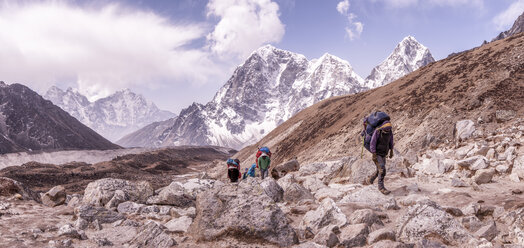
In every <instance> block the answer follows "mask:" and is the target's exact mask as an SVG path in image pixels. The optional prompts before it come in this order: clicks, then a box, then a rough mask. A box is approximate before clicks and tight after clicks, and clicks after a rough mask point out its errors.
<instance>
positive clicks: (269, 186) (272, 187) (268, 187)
mask: <svg viewBox="0 0 524 248" xmlns="http://www.w3.org/2000/svg"><path fill="white" fill-rule="evenodd" d="M260 186H262V188H263V189H264V192H266V195H268V196H269V197H271V199H273V201H275V202H280V201H282V199H283V198H284V190H283V189H282V187H280V185H278V183H277V182H276V181H275V180H274V179H272V178H270V177H267V178H265V179H264V180H263V181H262V183H261V184H260Z"/></svg>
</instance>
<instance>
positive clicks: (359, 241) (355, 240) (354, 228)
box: [339, 224, 369, 247]
mask: <svg viewBox="0 0 524 248" xmlns="http://www.w3.org/2000/svg"><path fill="white" fill-rule="evenodd" d="M368 234H369V228H368V226H367V225H366V224H354V225H347V226H345V227H343V228H341V229H340V235H339V240H340V246H341V247H358V246H364V245H366V242H367V236H368ZM340 246H339V247H340Z"/></svg>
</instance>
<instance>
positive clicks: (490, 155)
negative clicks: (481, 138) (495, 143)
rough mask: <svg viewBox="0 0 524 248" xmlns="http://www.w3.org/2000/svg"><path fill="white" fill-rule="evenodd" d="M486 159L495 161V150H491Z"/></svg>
mask: <svg viewBox="0 0 524 248" xmlns="http://www.w3.org/2000/svg"><path fill="white" fill-rule="evenodd" d="M486 159H487V160H489V161H491V160H494V159H495V149H493V148H490V149H489V150H488V152H487V153H486Z"/></svg>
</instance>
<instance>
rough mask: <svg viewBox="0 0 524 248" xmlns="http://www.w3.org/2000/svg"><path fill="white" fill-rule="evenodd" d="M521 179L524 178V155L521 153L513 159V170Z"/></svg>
mask: <svg viewBox="0 0 524 248" xmlns="http://www.w3.org/2000/svg"><path fill="white" fill-rule="evenodd" d="M512 173H515V174H516V175H517V176H518V177H519V178H520V179H524V155H520V156H518V157H517V158H515V160H514V161H513V170H512Z"/></svg>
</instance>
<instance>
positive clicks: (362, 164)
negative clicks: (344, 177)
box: [349, 159, 377, 185]
mask: <svg viewBox="0 0 524 248" xmlns="http://www.w3.org/2000/svg"><path fill="white" fill-rule="evenodd" d="M349 165H350V166H351V173H350V174H349V182H350V183H359V184H362V185H365V184H366V180H367V179H368V178H369V177H371V176H372V175H373V174H375V172H376V171H377V166H376V165H375V163H373V161H371V160H370V159H358V160H356V161H355V162H353V163H351V164H349Z"/></svg>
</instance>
